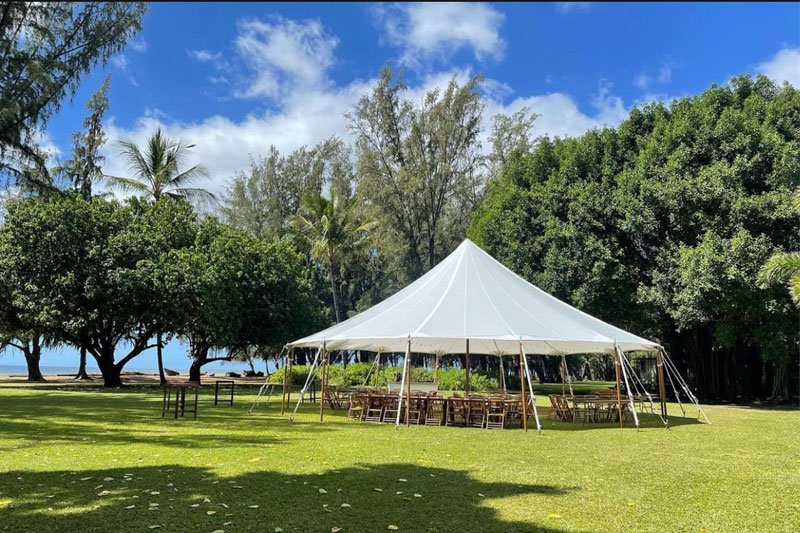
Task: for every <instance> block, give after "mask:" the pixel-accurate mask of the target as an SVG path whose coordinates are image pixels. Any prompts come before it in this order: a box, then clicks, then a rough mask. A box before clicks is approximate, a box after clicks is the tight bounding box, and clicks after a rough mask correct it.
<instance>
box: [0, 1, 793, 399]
mask: <svg viewBox="0 0 800 533" xmlns="http://www.w3.org/2000/svg"><path fill="white" fill-rule="evenodd" d="M145 12H146V5H143V4H136V3H116V4H108V5H107V4H70V3H65V2H58V3H50V4H30V3H23V2H9V3H7V5H6V6H5V7H4V8H3V16H2V17H0V30H2V31H0V44H1V45H2V47H3V49H4V50H5V52H4V57H5V58H6V60H5V61H2V62H0V78H2V79H3V80H5V81H6V82H7V83H2V84H0V115H2V117H0V119H2V120H0V125H1V126H2V127H0V183H2V184H3V185H4V189H5V191H4V194H3V195H2V196H0V200H4V202H3V204H2V205H0V207H2V208H3V210H2V212H0V214H2V216H3V222H2V225H0V351H2V350H3V349H5V348H15V349H18V350H19V351H21V352H22V353H23V354H24V356H25V359H26V362H27V363H28V367H29V379H31V380H38V379H41V377H42V376H41V373H40V372H39V368H38V366H39V360H40V358H41V354H42V350H43V349H44V348H45V347H48V346H53V345H57V344H69V345H72V346H75V347H77V348H79V349H80V352H81V367H80V368H81V370H80V371H79V376H85V360H86V358H87V357H92V358H94V359H95V361H96V363H97V365H98V366H99V368H100V369H101V371H102V373H103V376H104V380H105V383H106V384H107V385H119V384H120V383H121V379H120V372H121V370H122V369H123V367H124V366H125V365H126V364H127V363H128V362H129V361H131V360H132V359H133V358H135V357H137V356H138V355H139V354H140V353H142V352H144V351H145V350H149V349H151V348H156V349H157V350H158V360H159V366H160V367H161V366H162V365H161V352H160V350H161V348H162V347H163V345H164V343H166V342H168V341H169V340H170V339H172V338H176V337H178V338H180V339H183V340H184V341H185V342H186V344H187V345H188V355H189V357H190V358H191V360H192V365H191V370H190V375H191V377H192V378H193V379H199V376H200V372H201V369H202V366H203V365H204V364H206V363H208V362H210V361H214V360H217V359H230V358H240V359H243V360H247V361H250V362H251V364H252V361H253V360H255V359H258V358H264V359H269V358H274V357H275V356H276V355H277V353H278V352H279V351H280V348H281V346H282V344H283V343H284V342H286V341H288V340H290V339H292V338H296V337H299V336H301V335H302V334H304V333H309V332H311V331H314V330H317V329H319V328H321V327H323V326H324V325H326V324H329V323H332V322H336V321H340V320H344V319H346V318H347V317H349V316H352V315H353V314H355V313H358V312H360V311H362V310H364V309H366V308H368V307H369V306H371V305H373V304H375V303H377V302H378V301H380V300H382V299H384V298H386V297H387V296H389V295H391V294H393V293H394V292H395V291H397V290H398V289H400V288H401V287H403V286H404V285H406V284H407V283H409V282H411V281H413V280H414V279H416V278H417V277H418V276H419V275H421V274H422V273H424V272H426V271H427V270H429V269H430V268H432V267H433V266H434V265H436V264H437V263H438V262H439V261H440V260H441V259H442V258H444V257H445V256H446V255H447V254H449V253H450V252H451V251H452V250H453V249H454V248H455V247H456V246H457V245H458V244H459V243H460V242H461V241H462V239H463V238H464V237H465V236H466V235H467V234H468V235H469V236H470V237H471V238H472V239H473V240H475V241H476V242H478V243H479V244H480V245H482V246H483V247H484V248H485V249H486V250H487V251H489V252H490V253H491V254H493V255H494V256H495V257H497V258H498V259H499V260H501V261H502V262H503V263H505V264H506V265H507V266H509V267H510V268H511V269H513V270H514V271H516V272H518V273H519V274H521V275H522V276H523V277H525V278H527V279H528V280H530V281H531V282H533V283H535V284H536V285H538V286H540V287H542V288H543V289H545V290H547V291H549V292H551V293H553V294H555V295H556V296H558V297H559V298H562V299H563V300H565V301H567V302H569V303H571V304H572V305H575V306H577V307H578V308H580V309H582V310H585V311H587V312H589V313H591V314H594V315H596V316H598V317H601V318H603V319H605V320H607V321H609V322H612V323H614V324H617V325H619V326H622V327H624V328H627V329H629V330H631V331H634V332H637V333H639V334H642V335H646V336H651V337H655V338H657V339H659V340H660V341H661V342H662V343H663V344H664V345H665V346H666V347H667V348H668V349H669V350H670V351H671V352H672V354H673V358H674V359H675V360H676V361H677V362H678V364H679V366H680V367H681V369H682V370H683V371H685V372H686V373H687V374H688V376H689V379H690V382H691V384H692V386H693V387H695V389H697V390H698V392H699V394H700V395H701V396H702V397H703V398H705V399H711V400H734V401H739V400H744V401H747V400H752V399H755V398H768V397H769V398H773V399H778V400H781V399H782V400H787V399H789V398H791V396H792V395H793V394H794V391H796V390H797V381H798V380H797V379H795V377H794V374H795V373H796V371H797V365H795V364H792V361H793V360H794V355H795V354H796V353H797V350H798V340H800V339H798V327H797V324H798V320H799V319H798V316H797V311H796V308H795V307H794V305H793V302H792V301H791V299H790V296H789V294H790V293H789V291H787V290H786V287H785V285H786V284H789V286H790V287H791V294H792V295H794V297H795V300H796V302H795V303H800V296H798V295H800V252H798V251H800V233H799V232H798V229H800V219H799V218H798V216H799V214H800V213H799V212H798V210H797V209H798V208H800V200H798V199H800V195H798V196H796V197H795V201H794V204H795V205H793V201H792V195H793V192H794V191H795V190H796V189H797V188H798V186H800V95H798V92H797V90H796V89H794V88H792V87H790V86H788V85H784V86H782V87H780V86H777V85H776V84H775V83H773V82H771V81H769V80H768V79H766V78H764V77H758V78H752V77H748V76H743V77H738V78H734V79H733V80H731V82H730V83H728V84H726V85H722V86H716V85H714V86H712V87H710V88H709V89H708V90H706V91H705V92H704V93H703V94H701V95H698V96H695V97H687V98H681V99H677V100H675V101H673V102H671V103H670V104H664V103H653V104H649V105H646V106H644V107H642V108H634V109H632V110H631V112H630V116H629V117H628V119H627V120H625V121H624V122H623V123H622V124H621V125H619V126H618V127H615V128H606V129H602V130H592V131H589V132H587V133H586V134H584V135H582V136H581V137H579V138H573V139H550V138H542V139H536V138H533V137H532V136H531V128H532V126H533V124H534V123H535V120H536V118H537V117H536V114H535V111H536V110H535V109H534V110H529V109H527V108H526V109H521V110H519V111H518V112H516V113H514V114H513V115H509V116H505V115H498V116H495V117H492V124H493V127H492V131H490V132H488V133H489V135H488V139H487V140H488V145H487V146H483V145H482V144H481V139H482V138H484V136H483V135H482V134H481V133H482V132H481V125H482V124H483V123H484V120H483V118H484V112H485V109H484V99H483V96H482V89H481V83H482V79H481V77H480V76H475V77H473V78H471V79H468V80H466V81H464V82H463V83H460V82H459V81H458V80H457V79H456V78H453V79H452V80H451V81H450V82H449V83H448V84H447V85H446V86H445V87H442V88H439V89H434V90H432V91H430V92H428V93H427V94H426V95H424V97H423V98H422V99H411V98H410V97H409V94H410V93H409V91H408V90H407V87H406V86H405V85H404V83H403V81H402V80H403V76H402V73H398V72H394V71H393V70H392V69H391V68H389V67H386V68H384V69H383V70H382V71H381V73H380V75H379V76H378V79H377V81H376V83H375V85H374V86H373V87H372V88H371V89H370V90H369V91H367V92H366V93H365V94H364V95H362V96H361V98H359V99H358V100H357V101H356V102H355V103H354V105H353V108H352V109H351V110H350V112H349V113H346V115H345V117H343V118H344V120H345V121H346V123H347V125H348V127H349V131H350V133H351V135H352V144H348V143H347V142H345V141H344V140H343V139H340V138H336V137H333V138H330V139H327V140H325V141H323V142H321V143H319V144H317V145H316V146H310V147H309V146H302V147H299V148H298V149H296V150H295V151H293V152H291V153H288V154H281V153H280V152H279V151H278V150H277V149H276V148H275V147H272V146H270V147H266V146H265V147H264V153H263V154H252V160H251V164H250V167H249V168H248V169H244V170H243V171H241V172H240V173H238V174H237V175H236V176H233V177H230V176H209V175H208V172H207V170H206V169H205V167H204V166H203V165H202V161H199V162H198V163H197V164H190V163H189V157H191V156H192V154H191V148H192V147H193V145H192V144H190V143H191V139H188V140H186V141H184V140H175V139H171V138H169V137H168V136H167V135H166V134H165V133H164V132H162V131H161V130H157V131H155V132H154V133H153V135H152V136H151V137H150V138H149V139H148V141H147V142H146V143H145V144H144V145H142V146H139V145H136V144H135V143H132V142H121V143H119V144H118V146H116V147H113V148H115V149H116V151H117V152H118V155H119V157H121V158H122V160H124V161H125V162H127V163H128V164H129V169H128V173H127V174H126V175H123V176H109V175H106V174H105V173H104V172H103V169H102V166H103V162H104V161H103V160H104V158H103V155H102V154H103V153H104V152H103V150H102V148H103V146H104V144H105V141H106V136H105V134H104V132H103V124H104V118H105V114H106V112H107V111H108V107H109V106H108V99H107V93H108V87H109V83H110V82H109V79H108V78H106V79H105V80H104V81H103V83H102V85H101V86H100V88H99V90H98V91H97V92H96V93H95V95H94V96H93V97H92V98H91V99H90V101H89V102H88V103H87V116H86V118H85V120H84V122H83V125H82V128H81V130H79V131H77V132H75V133H74V135H73V145H74V146H73V148H72V153H71V157H70V158H69V159H67V160H65V161H61V162H58V164H55V165H52V164H51V162H50V161H49V160H48V158H47V157H46V154H44V152H43V150H42V149H41V147H39V146H38V145H37V133H38V132H41V131H45V130H46V127H47V123H48V120H49V119H50V118H51V117H52V116H53V115H54V114H55V113H57V112H58V110H59V107H60V104H61V102H62V101H63V100H64V99H65V98H67V97H71V96H73V95H74V94H75V92H76V90H77V88H78V87H79V86H80V83H81V80H82V78H83V76H84V75H86V74H87V73H88V72H90V71H91V70H92V69H94V68H96V67H99V66H103V65H104V64H105V63H106V62H107V61H108V60H109V58H110V57H111V56H112V54H114V53H116V52H118V51H119V50H121V49H123V47H124V46H125V44H126V42H127V41H128V40H129V39H130V38H131V37H132V36H133V35H135V34H136V33H137V32H138V31H139V29H140V26H141V20H142V17H143V15H144V13H145ZM23 28H24V32H25V34H26V35H30V36H32V37H35V38H31V39H21V38H19V36H20V35H21V33H20V32H22V31H23ZM65 51H66V52H65ZM31 65H46V66H47V67H48V68H37V69H30V66H31ZM29 70H30V71H29ZM208 177H212V178H214V179H216V180H226V181H227V187H226V188H225V190H224V193H223V194H222V195H220V196H215V195H214V194H211V193H210V192H209V191H206V190H204V189H203V188H202V187H197V183H196V181H197V180H201V179H205V178H208ZM98 189H99V190H98ZM109 190H122V191H124V192H127V193H129V194H132V195H136V197H134V198H131V199H129V200H127V201H126V202H124V203H121V202H117V201H111V200H108V199H107V198H105V197H104V193H108V191H109ZM11 197H14V198H13V199H11ZM199 212H200V213H202V216H201V215H199V214H198V213H199ZM765 265H766V266H765ZM782 284H783V285H782ZM296 355H297V361H296V363H297V364H303V363H304V362H305V356H306V354H305V353H304V352H299V353H298V354H296ZM389 356H390V357H392V356H391V355H389ZM342 357H343V362H344V363H347V362H348V359H354V360H356V361H359V362H364V360H365V358H368V357H369V355H368V354H361V353H358V352H356V353H352V354H343V355H342ZM458 361H459V358H451V362H452V365H451V366H460V365H459V364H458ZM463 364H464V359H461V366H463ZM472 364H473V365H474V366H475V368H474V370H479V371H482V372H485V373H487V375H491V376H495V375H498V371H499V370H500V369H499V368H498V361H497V360H495V359H493V358H479V357H476V358H473V359H472ZM568 364H569V367H570V368H569V369H570V373H571V374H572V375H573V376H574V377H575V378H577V379H582V378H604V377H609V375H610V373H613V366H612V365H611V364H610V361H609V360H608V358H604V357H598V356H585V357H584V356H574V357H570V358H569V360H568ZM533 371H534V372H535V373H536V375H537V377H538V378H539V379H540V380H542V381H548V380H553V379H559V378H560V375H559V374H560V367H559V360H558V358H535V361H534V366H533ZM505 372H506V374H509V375H513V374H514V372H515V368H514V365H510V366H508V367H506V368H505ZM161 374H162V375H161V379H162V380H164V379H165V377H164V375H163V371H162V372H161Z"/></svg>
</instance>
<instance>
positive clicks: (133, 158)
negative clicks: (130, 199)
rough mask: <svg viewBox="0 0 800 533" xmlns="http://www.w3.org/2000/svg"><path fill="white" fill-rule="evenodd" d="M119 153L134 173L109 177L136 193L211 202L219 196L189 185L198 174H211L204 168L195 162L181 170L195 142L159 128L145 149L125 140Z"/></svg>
mask: <svg viewBox="0 0 800 533" xmlns="http://www.w3.org/2000/svg"><path fill="white" fill-rule="evenodd" d="M119 144H120V155H122V156H123V157H124V158H125V161H126V162H127V163H128V169H129V170H130V171H131V173H132V175H133V177H130V178H127V177H121V176H106V178H107V179H108V181H109V182H110V183H111V184H112V185H114V186H116V187H119V188H120V189H122V190H124V191H126V192H131V193H134V194H138V195H142V196H149V197H150V198H152V199H153V200H156V201H158V200H159V199H161V198H164V197H170V198H186V199H187V200H190V201H192V202H197V203H209V202H213V201H215V200H216V198H215V197H214V195H213V194H211V193H210V192H209V191H207V190H205V189H201V188H196V187H188V185H191V184H192V183H194V182H195V181H196V180H197V179H199V178H204V177H207V176H208V173H207V172H206V170H205V168H204V167H202V166H200V165H195V166H193V167H191V168H188V169H186V170H183V171H181V170H180V167H181V166H182V164H183V163H184V161H185V160H186V156H187V155H188V152H189V150H191V149H192V148H194V145H193V144H185V143H183V142H182V141H175V140H173V139H170V138H169V137H167V136H165V135H164V133H163V132H162V131H161V128H158V129H157V130H156V132H155V133H154V134H153V135H152V136H151V137H150V138H149V139H148V140H147V145H146V147H145V148H144V151H142V150H141V149H140V148H139V146H137V145H136V143H134V142H132V141H122V142H120V143H119Z"/></svg>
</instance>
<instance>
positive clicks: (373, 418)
mask: <svg viewBox="0 0 800 533" xmlns="http://www.w3.org/2000/svg"><path fill="white" fill-rule="evenodd" d="M381 421H383V399H382V397H381V395H380V394H367V412H366V415H365V416H364V422H381Z"/></svg>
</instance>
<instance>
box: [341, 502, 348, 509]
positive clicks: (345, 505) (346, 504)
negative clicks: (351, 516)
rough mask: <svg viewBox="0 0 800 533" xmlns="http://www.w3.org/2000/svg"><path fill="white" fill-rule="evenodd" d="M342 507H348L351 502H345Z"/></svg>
mask: <svg viewBox="0 0 800 533" xmlns="http://www.w3.org/2000/svg"><path fill="white" fill-rule="evenodd" d="M342 507H343V508H345V509H346V508H348V507H350V504H349V503H343V504H342Z"/></svg>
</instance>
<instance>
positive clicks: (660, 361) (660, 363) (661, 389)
mask: <svg viewBox="0 0 800 533" xmlns="http://www.w3.org/2000/svg"><path fill="white" fill-rule="evenodd" d="M656 366H657V367H658V397H659V399H660V400H661V416H662V417H663V418H664V420H669V418H668V417H667V391H666V387H665V384H664V356H663V355H662V354H661V349H659V350H658V355H657V356H656Z"/></svg>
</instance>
